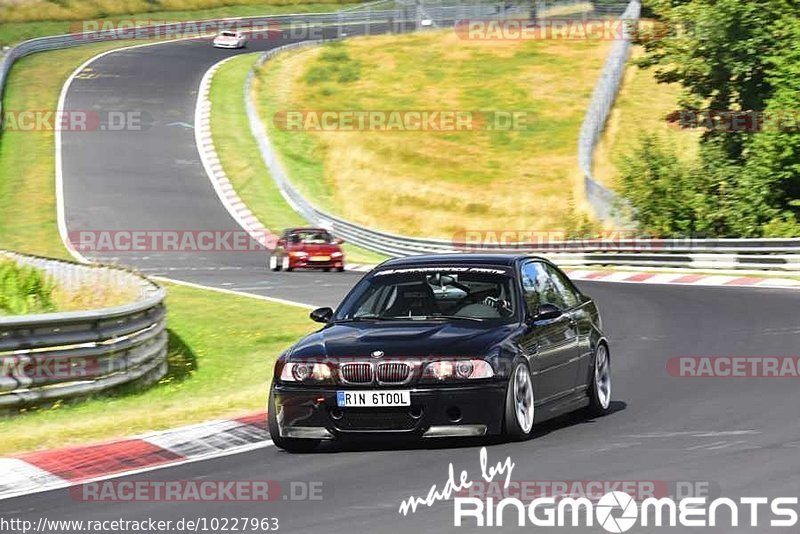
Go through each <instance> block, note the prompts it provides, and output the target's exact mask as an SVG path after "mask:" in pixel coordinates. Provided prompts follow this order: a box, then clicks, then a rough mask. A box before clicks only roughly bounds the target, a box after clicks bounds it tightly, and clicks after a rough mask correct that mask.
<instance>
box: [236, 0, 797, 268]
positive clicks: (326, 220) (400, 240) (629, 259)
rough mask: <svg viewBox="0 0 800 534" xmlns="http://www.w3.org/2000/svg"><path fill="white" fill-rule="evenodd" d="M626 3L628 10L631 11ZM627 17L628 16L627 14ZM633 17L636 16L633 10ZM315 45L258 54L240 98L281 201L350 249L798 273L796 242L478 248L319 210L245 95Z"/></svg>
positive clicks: (600, 242)
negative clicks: (279, 58)
mask: <svg viewBox="0 0 800 534" xmlns="http://www.w3.org/2000/svg"><path fill="white" fill-rule="evenodd" d="M634 4H636V6H637V8H638V2H637V1H636V0H634V1H633V2H631V4H630V5H634ZM630 5H629V9H631V8H630ZM628 13H629V14H630V12H628ZM635 13H636V15H637V16H638V11H636V12H635ZM318 43H319V41H310V42H303V43H295V44H291V45H287V46H284V47H280V48H276V49H273V50H270V51H268V52H265V53H264V54H262V55H261V57H260V58H259V60H258V61H257V62H256V64H255V65H254V67H253V68H252V69H251V71H250V73H249V75H248V77H247V81H246V83H245V91H244V98H245V104H246V109H247V117H248V122H249V124H250V129H251V132H252V133H253V135H254V137H255V139H256V141H257V143H258V146H259V150H260V153H261V156H262V159H263V160H264V163H265V164H266V166H267V168H268V169H269V171H270V174H271V176H272V178H273V180H274V181H275V183H276V185H277V186H278V189H279V190H280V192H281V194H282V195H283V197H284V199H285V200H286V202H288V204H289V205H290V206H291V207H292V208H293V209H294V210H295V211H296V212H297V213H299V214H300V215H301V216H302V217H303V218H304V219H306V220H307V221H308V222H309V223H310V224H313V225H318V226H322V227H326V228H328V229H330V230H331V231H332V232H333V233H335V234H336V235H338V236H340V237H342V238H344V239H345V240H347V241H348V242H350V243H352V244H354V245H358V246H360V247H363V248H366V249H368V250H373V251H375V252H379V253H382V254H385V255H387V256H392V257H397V256H408V255H416V254H432V253H433V254H447V253H455V252H464V251H470V252H526V253H527V252H530V253H539V254H546V255H547V256H549V257H551V258H553V259H554V260H555V261H557V262H558V263H560V264H562V265H625V266H633V267H675V268H695V269H737V270H771V271H800V238H798V239H647V238H641V239H630V238H613V237H612V238H609V239H575V240H562V241H544V240H543V241H539V242H528V243H515V244H513V245H510V246H509V245H504V244H494V245H488V244H482V245H480V246H478V245H474V244H470V243H464V242H455V241H452V240H443V239H426V238H417V237H406V236H401V235H397V234H392V233H389V232H383V231H379V230H374V229H370V228H366V227H364V226H362V225H359V224H356V223H353V222H350V221H347V220H345V219H343V218H341V217H338V216H336V215H333V214H330V213H328V212H326V211H324V210H321V209H319V208H318V207H316V206H315V205H314V204H313V203H311V202H309V201H308V200H307V199H306V198H305V197H304V196H303V195H302V194H301V193H300V192H299V191H298V190H297V188H296V187H295V186H294V185H293V184H292V181H291V179H290V178H289V176H288V173H287V172H286V170H285V168H284V166H283V164H282V163H281V161H280V156H279V155H278V152H277V150H276V149H275V148H274V146H273V144H272V141H271V140H270V138H269V134H268V130H267V128H266V126H265V124H264V123H263V122H262V121H261V119H260V117H259V116H258V112H257V109H256V104H255V102H254V100H253V96H252V91H251V87H252V80H253V77H254V75H255V71H256V69H257V68H259V67H260V66H261V65H263V64H264V62H266V61H268V60H269V59H270V58H272V57H274V56H275V55H277V54H279V53H281V52H283V51H285V50H289V49H294V48H299V47H305V46H314V45H316V44H318ZM619 46H621V45H619ZM620 57H621V56H620ZM610 63H611V64H612V65H619V66H621V67H624V60H623V61H622V64H621V65H620V64H619V63H618V59H617V60H614V61H612V62H610ZM616 68H617V67H615V69H616ZM614 72H616V70H615V71H614ZM608 105H611V104H608ZM609 109H610V108H609ZM607 111H608V110H606V114H607Z"/></svg>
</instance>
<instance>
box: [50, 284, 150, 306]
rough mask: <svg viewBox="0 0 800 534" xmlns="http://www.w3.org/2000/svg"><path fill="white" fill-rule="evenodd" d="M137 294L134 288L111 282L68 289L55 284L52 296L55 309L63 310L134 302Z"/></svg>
mask: <svg viewBox="0 0 800 534" xmlns="http://www.w3.org/2000/svg"><path fill="white" fill-rule="evenodd" d="M137 294H138V290H136V289H134V288H128V287H123V286H119V287H118V286H115V285H112V284H84V285H82V286H80V287H74V288H70V289H68V288H65V287H63V286H59V285H58V284H56V286H55V288H54V289H53V295H52V296H53V303H54V304H55V306H56V310H57V311H60V312H65V311H82V310H94V309H98V308H108V307H111V306H120V305H122V304H127V303H130V302H134V301H135V300H136V297H137Z"/></svg>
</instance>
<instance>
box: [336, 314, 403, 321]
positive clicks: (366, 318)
mask: <svg viewBox="0 0 800 534" xmlns="http://www.w3.org/2000/svg"><path fill="white" fill-rule="evenodd" d="M397 319H407V317H381V316H380V315H361V316H359V317H350V318H349V319H339V320H338V321H333V322H334V323H357V322H360V321H364V322H368V321H396V320H397Z"/></svg>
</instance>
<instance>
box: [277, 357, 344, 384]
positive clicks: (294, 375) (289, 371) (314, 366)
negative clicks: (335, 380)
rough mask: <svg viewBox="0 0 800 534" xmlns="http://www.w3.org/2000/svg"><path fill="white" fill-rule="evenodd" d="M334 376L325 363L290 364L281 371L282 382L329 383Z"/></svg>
mask: <svg viewBox="0 0 800 534" xmlns="http://www.w3.org/2000/svg"><path fill="white" fill-rule="evenodd" d="M332 376H333V373H332V372H331V368H330V367H329V366H328V364H325V363H305V362H289V363H287V364H285V365H284V366H283V369H282V370H281V382H327V381H329V380H330V379H331V377H332Z"/></svg>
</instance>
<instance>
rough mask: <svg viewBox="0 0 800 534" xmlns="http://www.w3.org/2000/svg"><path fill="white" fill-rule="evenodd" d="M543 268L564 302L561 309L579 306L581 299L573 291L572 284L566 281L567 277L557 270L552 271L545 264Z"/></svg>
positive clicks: (552, 269) (550, 267)
mask: <svg viewBox="0 0 800 534" xmlns="http://www.w3.org/2000/svg"><path fill="white" fill-rule="evenodd" d="M544 268H545V269H546V270H547V272H548V273H549V274H550V278H551V279H552V281H553V283H554V284H555V286H556V288H557V289H558V292H559V293H560V294H561V297H562V299H563V301H564V306H562V309H570V308H574V307H575V306H577V305H578V304H580V302H581V299H580V298H579V296H578V294H577V293H576V292H575V290H574V289H573V286H572V283H571V282H570V281H569V280H567V277H566V276H564V274H563V273H562V272H560V271H559V270H557V269H554V268H553V267H552V266H550V265H546V264H545V265H544Z"/></svg>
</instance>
